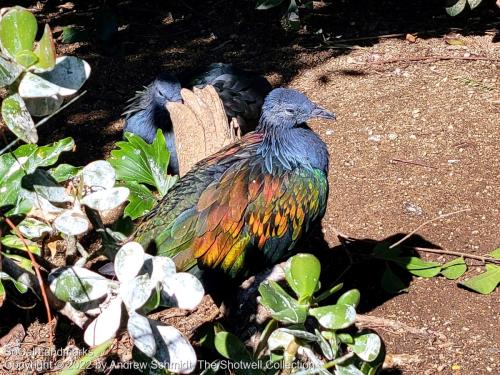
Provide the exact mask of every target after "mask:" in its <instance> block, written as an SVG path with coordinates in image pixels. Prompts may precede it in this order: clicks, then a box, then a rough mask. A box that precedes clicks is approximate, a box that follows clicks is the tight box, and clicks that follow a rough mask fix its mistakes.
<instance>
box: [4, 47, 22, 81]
mask: <svg viewBox="0 0 500 375" xmlns="http://www.w3.org/2000/svg"><path fill="white" fill-rule="evenodd" d="M22 72H23V69H22V68H21V66H20V65H19V64H17V63H16V62H15V61H12V60H11V59H9V58H8V57H7V56H4V55H2V54H1V53H0V87H4V86H9V85H11V84H12V83H13V82H14V81H15V80H16V79H17V78H18V77H19V76H20V75H21V73H22Z"/></svg>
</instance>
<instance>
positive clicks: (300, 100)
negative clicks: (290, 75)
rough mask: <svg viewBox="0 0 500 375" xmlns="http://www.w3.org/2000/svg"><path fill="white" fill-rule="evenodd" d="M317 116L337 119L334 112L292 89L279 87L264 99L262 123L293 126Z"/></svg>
mask: <svg viewBox="0 0 500 375" xmlns="http://www.w3.org/2000/svg"><path fill="white" fill-rule="evenodd" d="M315 117H319V118H325V119H330V120H335V114H334V113H332V112H329V111H327V110H326V109H324V108H321V107H320V106H318V105H316V104H314V103H313V102H312V101H311V100H309V98H308V97H307V96H305V95H304V94H302V93H300V92H298V91H296V90H292V89H285V88H277V89H274V90H272V91H271V92H270V93H269V94H268V95H267V96H266V98H265V100H264V104H263V105H262V115H261V125H263V126H279V127H283V128H293V127H295V126H298V125H300V124H303V123H305V122H307V121H308V120H310V119H312V118H315ZM264 124H266V125H264Z"/></svg>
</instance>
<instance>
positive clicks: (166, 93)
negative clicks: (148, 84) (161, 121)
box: [152, 74, 182, 107]
mask: <svg viewBox="0 0 500 375" xmlns="http://www.w3.org/2000/svg"><path fill="white" fill-rule="evenodd" d="M152 89H153V90H152V94H153V100H154V101H155V103H156V104H158V105H160V106H161V107H164V106H165V104H166V103H167V102H180V101H182V96H181V84H180V83H179V80H178V79H177V78H175V77H174V76H172V75H170V74H160V75H159V76H158V77H156V79H155V80H154V82H153V87H152Z"/></svg>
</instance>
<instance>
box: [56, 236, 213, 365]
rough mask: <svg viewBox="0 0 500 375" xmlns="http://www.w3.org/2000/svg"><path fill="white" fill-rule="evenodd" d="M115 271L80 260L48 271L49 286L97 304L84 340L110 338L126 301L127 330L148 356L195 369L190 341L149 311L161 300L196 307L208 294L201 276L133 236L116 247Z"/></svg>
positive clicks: (68, 297) (85, 305)
mask: <svg viewBox="0 0 500 375" xmlns="http://www.w3.org/2000/svg"><path fill="white" fill-rule="evenodd" d="M113 271H114V272H113V273H114V274H113V276H115V277H114V279H113V280H111V279H107V278H105V277H104V276H101V275H100V274H98V273H96V272H94V271H91V270H88V269H86V268H82V267H78V266H72V267H62V268H59V269H56V270H54V271H52V272H51V274H50V275H49V282H50V289H51V291H52V293H53V294H54V296H56V297H57V298H58V299H59V300H61V301H64V302H68V303H70V304H71V305H72V306H73V307H75V308H76V309H78V310H80V311H82V312H85V311H88V310H89V309H92V308H96V307H99V311H100V314H99V315H98V316H97V318H95V319H94V320H93V321H92V322H90V324H89V325H88V326H87V327H86V329H85V332H84V336H83V337H84V340H85V342H86V343H87V344H88V345H89V346H94V345H104V344H105V343H106V342H108V341H109V340H110V339H112V338H113V337H114V336H115V334H116V332H117V331H118V329H119V328H120V326H121V317H122V307H125V309H126V311H127V316H128V320H127V323H126V326H127V330H128V333H129V335H130V336H131V337H132V339H133V342H134V346H135V347H136V348H137V349H139V350H140V351H141V352H142V353H143V354H144V355H145V356H147V357H148V358H149V361H158V362H159V363H161V364H163V365H164V366H166V368H167V369H168V370H170V371H172V370H173V369H175V370H177V371H179V370H182V372H183V373H185V372H191V371H193V370H194V367H195V365H196V354H195V352H194V350H193V348H192V347H191V345H190V343H189V341H187V339H186V338H185V337H184V336H183V335H182V334H181V333H180V332H179V331H178V330H177V329H175V328H174V327H171V326H165V325H162V324H160V323H158V322H156V321H153V320H149V319H148V318H147V317H146V316H145V314H147V313H149V312H150V311H151V310H150V309H152V308H156V307H158V306H159V305H162V306H168V307H171V306H175V307H178V308H181V309H188V310H193V309H195V308H196V306H197V305H198V304H199V303H200V302H201V300H202V298H203V295H204V290H203V286H202V285H201V283H200V281H199V280H198V279H196V278H195V277H194V276H192V275H190V274H186V273H176V269H175V264H174V262H173V261H172V260H171V259H169V258H166V257H161V256H157V257H152V256H150V255H148V254H146V253H145V252H144V249H143V248H142V247H141V246H140V245H139V244H138V243H135V242H128V243H126V244H125V245H123V246H122V247H121V248H120V250H119V251H118V252H117V253H116V256H115V259H114V262H113ZM143 314H144V315H143ZM177 371H176V372H177Z"/></svg>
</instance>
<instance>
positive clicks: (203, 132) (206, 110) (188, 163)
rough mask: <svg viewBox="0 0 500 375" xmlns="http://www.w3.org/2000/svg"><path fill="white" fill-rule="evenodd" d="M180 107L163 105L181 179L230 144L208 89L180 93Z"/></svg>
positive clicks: (218, 104)
mask: <svg viewBox="0 0 500 375" xmlns="http://www.w3.org/2000/svg"><path fill="white" fill-rule="evenodd" d="M181 95H182V99H183V103H167V109H168V111H169V112H170V118H171V120H172V126H173V129H174V134H175V146H176V149H177V159H178V160H179V175H180V176H181V177H182V176H183V175H185V174H186V173H187V172H188V171H189V170H190V169H191V168H192V167H193V165H194V164H196V163H197V162H198V161H200V160H202V159H204V158H206V157H207V156H210V155H212V154H213V153H215V152H217V151H219V150H220V149H221V148H222V147H224V146H227V145H228V144H230V143H232V142H234V141H235V140H236V139H237V138H239V137H238V136H237V135H236V132H235V131H234V129H232V128H231V127H230V126H229V123H228V121H227V116H226V112H225V111H224V105H223V103H222V101H221V100H220V98H219V95H218V94H217V91H216V90H215V89H214V88H213V87H212V86H205V87H204V88H202V89H197V88H195V89H194V91H190V90H188V89H182V90H181Z"/></svg>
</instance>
